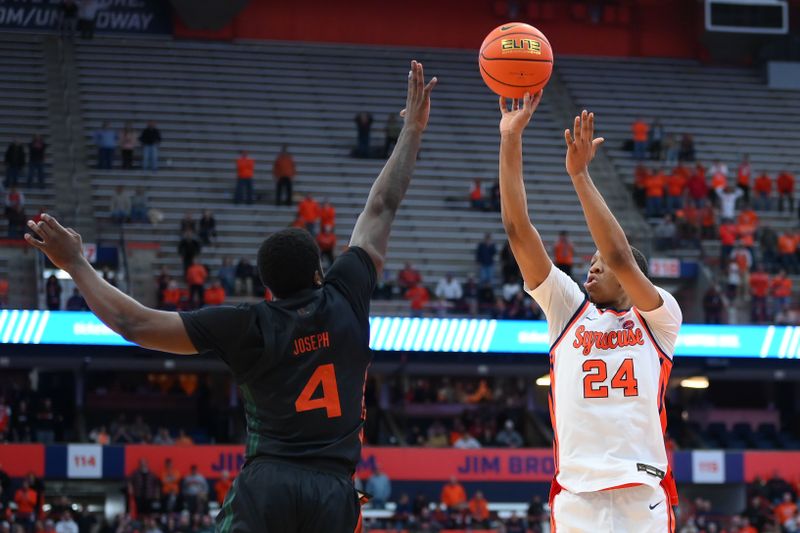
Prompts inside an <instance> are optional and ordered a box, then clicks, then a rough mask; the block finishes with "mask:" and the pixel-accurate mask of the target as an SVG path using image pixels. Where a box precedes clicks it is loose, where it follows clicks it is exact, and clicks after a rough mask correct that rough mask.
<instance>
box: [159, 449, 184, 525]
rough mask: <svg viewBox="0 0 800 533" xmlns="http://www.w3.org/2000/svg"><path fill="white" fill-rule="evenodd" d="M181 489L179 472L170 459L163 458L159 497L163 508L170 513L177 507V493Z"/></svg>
mask: <svg viewBox="0 0 800 533" xmlns="http://www.w3.org/2000/svg"><path fill="white" fill-rule="evenodd" d="M180 491H181V473H180V472H179V471H178V469H177V468H175V466H174V465H173V464H172V459H171V458H169V457H167V458H166V459H164V470H162V471H161V499H162V505H163V506H164V510H165V511H167V512H169V513H171V512H173V511H175V510H176V509H177V506H178V495H179V494H180Z"/></svg>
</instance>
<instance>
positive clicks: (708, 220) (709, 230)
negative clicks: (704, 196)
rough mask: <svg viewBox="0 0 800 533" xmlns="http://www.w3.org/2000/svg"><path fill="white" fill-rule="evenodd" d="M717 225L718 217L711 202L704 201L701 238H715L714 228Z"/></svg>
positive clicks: (701, 209) (701, 216)
mask: <svg viewBox="0 0 800 533" xmlns="http://www.w3.org/2000/svg"><path fill="white" fill-rule="evenodd" d="M716 225H717V215H716V213H715V212H714V207H712V205H711V202H709V201H708V200H704V201H703V204H702V207H701V208H700V237H701V238H703V239H713V238H714V234H715V232H714V228H715V227H716Z"/></svg>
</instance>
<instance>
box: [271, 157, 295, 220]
mask: <svg viewBox="0 0 800 533" xmlns="http://www.w3.org/2000/svg"><path fill="white" fill-rule="evenodd" d="M296 175H297V167H296V166H295V164H294V157H292V154H290V153H289V147H288V146H287V145H285V144H284V145H283V146H282V147H281V151H280V153H279V154H278V156H277V157H276V158H275V162H273V163H272V177H273V178H275V205H292V182H293V181H294V177H295V176H296Z"/></svg>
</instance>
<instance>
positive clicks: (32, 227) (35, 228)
mask: <svg viewBox="0 0 800 533" xmlns="http://www.w3.org/2000/svg"><path fill="white" fill-rule="evenodd" d="M28 228H30V230H31V231H32V232H34V233H35V234H36V235H37V236H38V237H39V238H40V239H42V240H44V239H45V237H46V236H47V235H46V234H45V232H44V228H43V227H42V226H40V224H37V223H36V222H34V221H33V220H29V221H28Z"/></svg>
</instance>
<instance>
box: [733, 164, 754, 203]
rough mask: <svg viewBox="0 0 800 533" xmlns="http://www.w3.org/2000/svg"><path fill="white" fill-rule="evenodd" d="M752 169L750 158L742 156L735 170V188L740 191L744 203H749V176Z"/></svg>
mask: <svg viewBox="0 0 800 533" xmlns="http://www.w3.org/2000/svg"><path fill="white" fill-rule="evenodd" d="M751 174H752V167H751V166H750V156H749V155H747V154H744V155H743V156H742V162H741V163H739V168H738V169H737V170H736V186H737V187H739V190H741V191H742V195H743V197H744V201H745V202H749V201H750V176H751Z"/></svg>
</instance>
